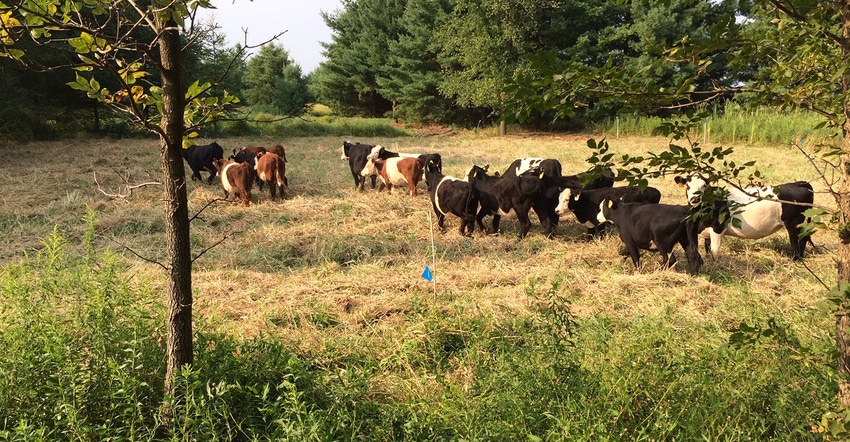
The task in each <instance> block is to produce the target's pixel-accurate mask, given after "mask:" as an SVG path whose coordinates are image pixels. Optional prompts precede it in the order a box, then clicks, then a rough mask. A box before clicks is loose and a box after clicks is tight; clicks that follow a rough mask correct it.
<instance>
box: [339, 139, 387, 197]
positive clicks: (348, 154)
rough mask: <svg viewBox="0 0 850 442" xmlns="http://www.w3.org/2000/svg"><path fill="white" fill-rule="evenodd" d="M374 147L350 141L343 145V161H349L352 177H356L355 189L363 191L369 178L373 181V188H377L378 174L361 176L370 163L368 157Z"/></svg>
mask: <svg viewBox="0 0 850 442" xmlns="http://www.w3.org/2000/svg"><path fill="white" fill-rule="evenodd" d="M373 147H375V146H374V145H371V144H363V143H359V142H355V143H350V142H348V141H344V142H343V143H342V157H341V159H343V160H345V159H347V160H348V167H349V168H350V169H351V175H352V176H353V177H354V188H355V189H358V190H363V186H364V185H365V184H366V177H367V176H368V177H370V178H371V179H372V188H373V189H374V188H375V181H376V180H377V178H378V174H377V172H376V173H374V174H370V175H362V174H361V172H362V171H363V168H364V167H366V163H368V162H369V160H368V159H367V158H366V157H367V156H369V153H370V152H372V148H373Z"/></svg>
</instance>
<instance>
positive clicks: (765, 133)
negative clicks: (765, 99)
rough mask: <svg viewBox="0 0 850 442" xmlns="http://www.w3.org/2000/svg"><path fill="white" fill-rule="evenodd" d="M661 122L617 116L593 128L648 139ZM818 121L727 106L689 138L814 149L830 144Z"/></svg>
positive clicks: (797, 113)
mask: <svg viewBox="0 0 850 442" xmlns="http://www.w3.org/2000/svg"><path fill="white" fill-rule="evenodd" d="M661 121H662V119H661V118H658V117H644V116H639V115H620V116H618V117H617V118H614V119H610V120H608V121H606V122H604V123H600V124H598V125H595V126H594V127H595V130H596V131H599V132H603V133H604V134H605V135H606V136H608V137H609V138H616V137H617V135H618V134H619V135H620V136H626V137H628V136H651V135H652V134H653V131H654V129H655V128H656V127H658V125H659V123H660V122H661ZM822 122H823V118H822V117H820V116H819V115H817V114H815V113H814V112H808V111H805V110H800V109H792V110H785V111H777V110H775V109H771V108H766V107H755V108H749V107H744V106H741V105H739V104H737V103H730V104H728V105H727V106H726V108H725V109H724V110H723V111H718V110H717V109H716V108H713V109H711V111H710V115H709V116H708V117H707V118H705V119H704V120H703V124H702V125H700V127H699V129H697V130H695V131H694V132H693V133H692V134H691V135H690V136H691V139H692V140H694V141H699V142H701V143H709V144H711V143H724V144H731V145H756V144H770V145H774V146H779V147H789V146H795V145H801V146H802V145H805V146H817V145H820V144H823V143H829V142H830V141H831V135H832V133H831V131H830V129H829V128H826V127H824V128H818V125H819V124H821V123H822Z"/></svg>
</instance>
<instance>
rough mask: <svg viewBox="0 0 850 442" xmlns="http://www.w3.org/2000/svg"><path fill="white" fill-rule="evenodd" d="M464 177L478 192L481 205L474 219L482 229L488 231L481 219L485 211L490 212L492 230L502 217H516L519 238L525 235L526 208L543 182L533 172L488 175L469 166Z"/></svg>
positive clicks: (496, 231) (497, 230)
mask: <svg viewBox="0 0 850 442" xmlns="http://www.w3.org/2000/svg"><path fill="white" fill-rule="evenodd" d="M467 181H469V183H470V184H472V187H473V188H474V189H475V190H476V191H478V192H480V194H481V196H480V199H479V204H480V206H481V207H480V209H479V210H478V215H477V216H476V219H475V220H476V222H477V223H478V226H479V227H480V228H481V230H483V231H485V232H486V231H487V229H486V228H485V227H484V223H483V222H482V220H483V219H484V217H485V216H487V215H493V232H492V233H493V234H494V235H497V234H498V233H499V221H500V219H501V217H503V216H507V217H516V218H517V220H519V223H520V231H519V239H522V238H524V237H525V235H527V234H528V231H529V230H530V229H531V221H530V220H529V219H528V211H529V210H531V206H532V204H533V202H534V198H535V197H536V196H538V195H539V194H540V193H541V192H542V190H543V184H542V181H541V180H540V178H539V177H537V176H535V175H530V174H528V175H520V176H517V177H511V176H500V177H494V176H490V175H487V172H486V170H485V169H483V168H481V167H479V166H472V169H470V171H469V175H468V176H467Z"/></svg>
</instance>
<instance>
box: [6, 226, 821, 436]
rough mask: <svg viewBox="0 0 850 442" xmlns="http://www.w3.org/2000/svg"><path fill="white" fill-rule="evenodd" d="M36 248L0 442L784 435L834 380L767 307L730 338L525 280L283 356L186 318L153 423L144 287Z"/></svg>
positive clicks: (809, 416) (155, 313)
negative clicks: (184, 342) (756, 331)
mask: <svg viewBox="0 0 850 442" xmlns="http://www.w3.org/2000/svg"><path fill="white" fill-rule="evenodd" d="M92 219H93V215H91V214H89V216H88V220H89V228H88V230H87V233H86V234H85V236H86V238H84V240H83V241H84V242H86V243H88V244H90V241H91V237H92V235H93V229H92V227H91V226H92V225H93V222H92ZM43 245H44V247H43V249H42V250H41V251H40V252H38V253H37V255H36V256H34V257H26V258H24V259H23V260H22V261H20V262H19V263H16V264H12V265H7V266H5V267H3V268H2V269H0V305H2V306H3V307H2V315H0V346H2V347H3V348H4V349H6V351H5V352H2V353H0V416H2V420H0V439H4V440H5V439H8V440H43V439H79V440H103V439H107V438H108V439H112V440H188V439H192V440H299V441H301V440H340V439H344V440H350V439H365V440H659V439H668V440H695V439H701V438H705V439H708V440H720V439H722V440H768V439H769V440H801V439H814V438H815V437H816V434H814V433H812V430H811V428H812V425H813V423H815V422H817V421H818V420H819V416H820V413H821V412H822V410H824V409H829V408H831V407H832V401H834V397H835V390H836V389H835V385H834V384H835V382H834V379H832V377H831V373H832V370H831V368H830V367H829V366H828V362H827V360H828V358H826V357H824V356H823V355H825V354H827V353H828V352H827V350H826V349H827V348H828V347H829V342H815V343H814V345H812V344H807V345H811V348H807V347H804V344H803V343H801V342H800V341H801V339H800V338H799V337H798V336H796V334H795V332H794V331H793V328H792V327H790V326H788V325H786V324H782V322H781V321H772V322H771V325H770V326H771V327H772V329H774V330H777V332H776V333H773V337H772V338H771V339H762V338H760V339H755V340H752V341H751V342H749V343H748V344H747V345H746V346H740V345H737V344H735V342H737V341H735V342H732V344H735V345H732V346H729V345H725V344H722V342H720V341H717V342H718V345H707V344H706V342H707V341H706V340H704V339H700V337H701V336H705V335H711V334H716V333H717V331H716V330H711V329H709V328H708V326H706V325H704V324H696V323H687V322H686V321H684V320H683V319H682V318H681V317H677V316H676V313H675V312H667V313H665V314H662V316H661V317H643V318H639V319H636V320H634V321H622V320H612V319H607V318H605V317H603V316H597V317H593V318H589V319H585V320H582V321H578V320H577V319H576V318H575V317H574V316H573V315H572V312H571V304H570V301H569V297H570V296H571V293H569V292H568V291H567V290H566V289H565V287H567V284H565V283H564V281H561V280H559V279H557V278H556V279H554V280H553V281H551V283H549V284H548V285H547V284H546V283H544V282H541V281H537V280H530V281H529V282H528V283H527V286H526V296H527V299H528V302H529V303H530V304H531V305H533V306H534V309H533V312H534V313H533V314H532V315H530V316H527V315H521V316H515V317H511V318H510V319H503V320H496V319H494V318H492V317H489V316H487V315H484V314H481V313H474V312H472V313H470V312H464V311H456V310H454V311H453V310H452V303H451V301H449V300H445V302H444V300H441V301H440V302H438V303H433V304H427V305H417V306H411V307H410V309H409V311H408V312H407V313H406V315H407V317H406V320H407V321H410V322H411V323H413V324H414V327H415V328H418V329H419V330H420V333H417V334H416V336H418V337H416V338H410V337H409V338H406V339H405V340H404V342H402V343H401V344H400V347H398V348H392V349H383V350H384V351H377V350H379V349H370V348H366V347H367V346H355V348H354V349H351V348H347V350H346V351H339V349H340V348H342V347H351V346H350V342H348V341H347V342H338V343H334V341H333V339H332V338H329V341H328V343H327V345H325V346H324V348H323V349H322V350H320V351H318V353H315V354H307V355H296V354H294V353H293V352H292V351H291V350H290V349H288V348H287V347H286V345H284V344H282V343H281V340H280V339H279V338H277V337H275V336H261V337H259V338H254V339H247V340H246V339H239V338H237V337H234V336H229V335H225V334H222V333H213V332H207V331H204V329H205V326H204V325H203V324H200V326H199V327H197V329H198V330H201V331H198V332H197V333H196V339H195V343H196V347H195V348H196V354H197V357H196V363H195V366H194V367H193V368H192V369H187V370H185V371H184V372H183V373H182V374H181V376H180V377H179V382H184V383H185V384H186V387H187V388H185V389H180V391H187V392H188V393H187V396H186V397H181V398H170V399H168V400H169V401H171V403H172V406H173V409H174V413H173V416H174V421H173V428H171V429H169V430H165V429H163V428H161V427H160V425H159V422H160V418H159V416H160V415H159V410H160V407H161V405H162V404H163V402H164V401H165V400H166V398H164V397H163V392H162V391H163V389H162V379H163V377H164V362H163V354H164V348H163V346H162V344H161V342H162V341H163V336H162V334H161V329H162V328H163V327H162V324H164V320H163V310H164V309H163V308H162V306H161V305H160V304H158V302H157V301H156V299H155V295H154V293H153V292H152V290H150V289H149V288H146V287H145V285H144V284H139V283H137V282H134V281H132V280H130V279H129V278H128V277H127V276H126V275H127V274H128V272H127V269H125V268H123V267H122V266H121V265H119V264H118V260H117V259H116V256H115V255H113V254H111V253H109V252H106V253H102V254H96V253H95V252H94V251H93V250H92V248H91V247H86V250H87V253H86V256H74V255H72V254H71V253H69V252H68V251H67V250H66V241H65V239H64V238H62V237H61V236H60V235H59V234H58V232H56V231H54V233H53V234H52V235H50V236H49V237H47V238H46V239H45V240H44V244H43ZM672 324H675V325H672ZM334 327H335V325H334V324H333V323H329V324H328V330H329V332H330V333H332V332H333V328H334ZM748 329H749V328H747V327H742V328H741V330H744V331H746V330H748ZM381 353H383V354H384V356H383V357H381V356H378V355H379V354H381ZM765 368H769V369H765Z"/></svg>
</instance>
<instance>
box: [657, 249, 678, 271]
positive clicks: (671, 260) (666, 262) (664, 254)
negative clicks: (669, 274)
mask: <svg viewBox="0 0 850 442" xmlns="http://www.w3.org/2000/svg"><path fill="white" fill-rule="evenodd" d="M659 252H661V258H662V259H661V267H662V268H665V269H670V268H673V266H674V265H676V254H675V253H673V251H672V250H669V251H668V250H666V249H665V250H660V249H659Z"/></svg>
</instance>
